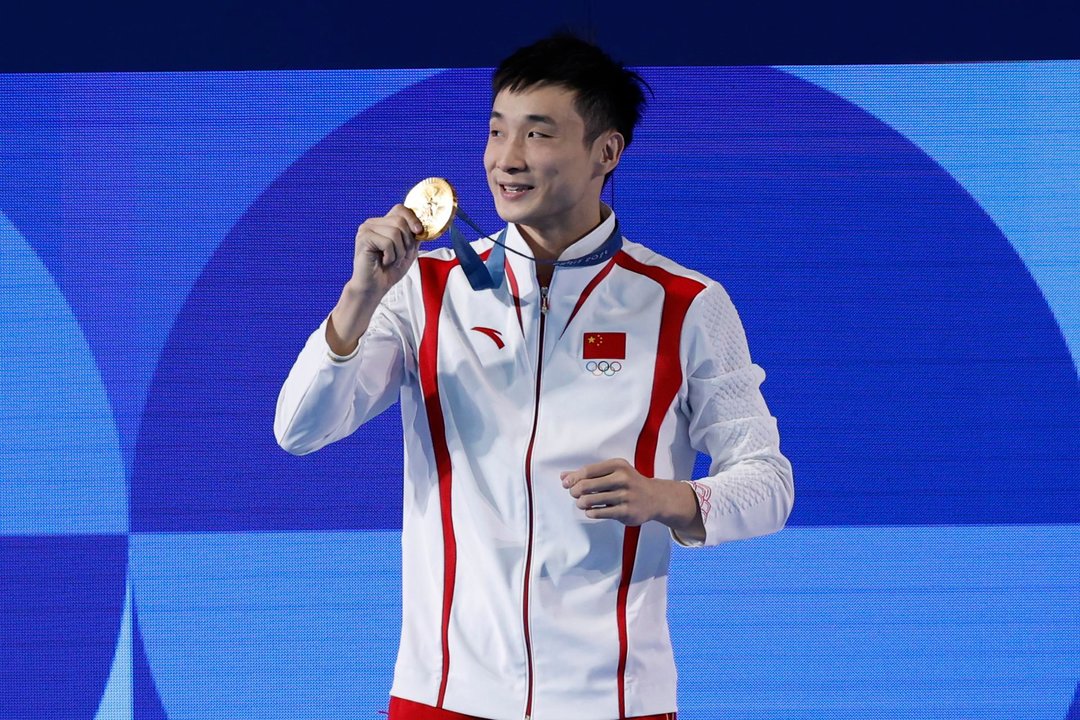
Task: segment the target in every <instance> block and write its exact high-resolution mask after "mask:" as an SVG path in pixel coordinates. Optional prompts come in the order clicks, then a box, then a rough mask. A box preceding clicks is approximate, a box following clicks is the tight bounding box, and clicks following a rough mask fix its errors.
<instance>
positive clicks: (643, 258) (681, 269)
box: [616, 240, 727, 301]
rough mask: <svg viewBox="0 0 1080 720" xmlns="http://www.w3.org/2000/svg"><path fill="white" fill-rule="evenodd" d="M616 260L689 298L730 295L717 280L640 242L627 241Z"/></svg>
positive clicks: (632, 270) (630, 269)
mask: <svg viewBox="0 0 1080 720" xmlns="http://www.w3.org/2000/svg"><path fill="white" fill-rule="evenodd" d="M616 261H617V262H618V263H619V265H620V266H622V267H623V268H625V269H627V270H629V271H631V272H634V273H637V274H639V275H642V276H644V277H647V278H649V279H650V280H652V281H654V282H657V283H659V284H661V285H663V286H664V289H665V291H667V292H669V293H671V292H675V293H678V294H679V295H680V296H683V297H685V298H686V299H688V300H691V301H692V300H694V299H696V298H697V297H698V296H702V295H715V294H720V295H722V296H723V297H724V298H725V299H726V298H727V293H726V292H725V291H724V288H723V287H722V286H721V285H720V283H718V282H717V281H715V280H713V279H712V278H710V277H709V276H707V275H703V274H702V273H700V272H698V271H696V270H691V269H690V268H688V267H686V266H684V265H680V264H679V263H677V262H675V261H674V260H672V259H671V258H668V257H665V256H664V255H661V254H660V253H657V252H654V251H653V250H650V249H649V248H647V247H645V246H644V245H641V244H640V243H635V242H630V241H629V240H627V241H624V242H623V248H622V252H620V253H619V255H617V256H616Z"/></svg>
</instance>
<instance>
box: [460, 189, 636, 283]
mask: <svg viewBox="0 0 1080 720" xmlns="http://www.w3.org/2000/svg"><path fill="white" fill-rule="evenodd" d="M457 216H458V217H460V218H461V220H462V221H463V222H464V223H466V224H467V225H468V226H469V227H471V228H472V229H473V230H475V231H476V232H478V233H480V234H481V235H483V233H484V231H483V230H481V229H480V228H478V227H477V226H476V223H474V222H473V221H472V220H470V219H469V216H468V215H466V214H465V213H464V212H462V211H461V209H460V208H459V209H458V211H457ZM450 240H451V242H452V243H453V246H454V252H455V253H456V254H457V258H458V262H459V263H461V269H462V270H464V271H465V277H467V278H468V279H469V285H471V286H472V289H473V290H489V289H492V288H497V287H499V286H501V285H502V281H503V275H504V274H505V270H504V265H505V264H506V251H507V250H509V251H510V252H512V253H514V254H515V255H521V256H522V257H524V258H528V259H529V260H532V261H533V262H536V263H543V264H544V265H554V266H556V267H585V266H587V265H599V264H600V263H602V262H605V261H606V260H609V259H611V258H612V257H614V256H615V254H616V253H617V252H619V250H621V249H622V233H620V232H619V221H618V220H617V219H616V220H615V228H614V229H613V230H612V231H611V234H610V235H608V237H607V239H606V240H604V242H603V243H601V244H600V247H598V248H596V250H593V251H592V252H591V253H589V254H588V255H585V256H583V257H579V258H574V259H573V260H538V259H536V258H534V257H532V256H531V255H526V254H525V253H523V252H518V251H517V250H515V249H513V248H510V247H507V246H506V228H503V230H502V232H500V233H499V237H498V238H496V239H495V240H494V243H495V245H494V247H492V248H491V254H489V255H488V259H487V262H484V261H483V260H481V259H480V255H479V254H477V252H476V250H473V247H472V245H470V244H469V243H468V241H467V240H465V236H464V235H462V234H461V232H460V231H459V230H458V229H457V227H455V226H454V224H453V223H451V224H450Z"/></svg>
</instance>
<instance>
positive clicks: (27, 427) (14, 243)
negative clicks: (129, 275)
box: [0, 213, 128, 535]
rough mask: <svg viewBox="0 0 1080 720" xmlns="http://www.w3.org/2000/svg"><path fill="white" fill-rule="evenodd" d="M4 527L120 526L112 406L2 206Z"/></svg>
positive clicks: (0, 497)
mask: <svg viewBox="0 0 1080 720" xmlns="http://www.w3.org/2000/svg"><path fill="white" fill-rule="evenodd" d="M0 336H2V337H3V339H4V341H3V342H2V343H0V396H2V397H3V398H4V401H3V402H2V403H0V476H2V477H3V478H4V482H2V483H0V534H2V535H72V534H84V535H89V534H123V533H126V532H127V529H128V488H127V479H126V476H125V474H124V465H123V461H122V459H121V454H120V443H119V438H118V435H117V431H116V424H115V422H114V421H113V413H112V407H111V405H110V404H109V401H108V398H107V396H106V394H105V387H104V385H103V384H102V382H101V374H100V372H99V370H98V366H97V363H96V362H95V360H94V357H93V355H92V354H91V352H90V346H89V345H88V344H87V342H86V338H85V337H84V335H83V332H82V329H81V328H80V326H79V323H78V321H77V320H76V319H75V315H74V314H73V313H72V311H71V307H70V306H69V305H68V303H67V300H66V299H65V298H64V295H63V293H61V292H60V289H59V288H58V287H57V284H56V282H55V281H54V279H53V277H52V275H51V274H50V273H49V271H48V270H47V269H46V268H45V266H44V264H43V263H42V262H41V259H40V258H39V257H38V256H37V254H36V253H35V252H34V250H33V249H32V248H31V247H30V245H29V244H28V243H27V242H26V240H25V238H23V236H22V235H21V234H20V233H19V231H18V229H17V228H15V226H14V225H12V224H11V222H10V221H9V220H8V218H7V216H5V215H4V214H3V213H0Z"/></svg>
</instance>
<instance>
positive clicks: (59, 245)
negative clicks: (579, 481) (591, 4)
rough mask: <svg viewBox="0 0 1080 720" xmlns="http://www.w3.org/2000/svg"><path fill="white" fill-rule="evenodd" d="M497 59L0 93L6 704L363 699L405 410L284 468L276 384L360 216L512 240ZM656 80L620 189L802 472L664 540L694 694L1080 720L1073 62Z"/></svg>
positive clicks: (709, 710) (1078, 221)
mask: <svg viewBox="0 0 1080 720" xmlns="http://www.w3.org/2000/svg"><path fill="white" fill-rule="evenodd" d="M488 74H489V73H488V71H484V70H450V71H440V70H428V71H363V72H250V73H247V72H245V73H179V74H171V73H168V74H78V75H8V76H0V253H2V255H0V329H2V333H3V342H2V343H0V397H2V398H3V399H2V402H0V478H2V480H0V717H2V718H5V719H7V720H21V719H27V720H30V719H38V718H60V719H63V720H75V719H78V718H86V719H88V720H90V719H99V720H113V719H118V718H124V719H129V718H131V719H134V720H161V719H163V718H169V719H171V720H181V719H185V718H191V719H196V718H197V719H199V720H217V719H221V720H226V719H228V720H231V719H234V718H259V719H272V718H283V719H284V718H288V719H301V718H303V719H307V718H311V719H314V718H335V719H336V718H378V717H380V715H379V711H380V710H382V709H385V707H386V702H387V693H388V690H389V685H390V674H391V668H392V662H393V657H394V651H395V647H396V642H397V638H398V631H399V621H400V611H399V593H400V591H399V559H400V550H399V534H400V527H401V510H400V504H401V462H402V461H401V447H400V443H401V428H400V425H399V423H400V420H399V417H398V414H397V412H396V409H391V410H390V411H388V412H387V413H385V415H384V416H383V417H380V418H379V419H377V420H375V421H373V422H372V423H370V424H369V425H368V426H366V427H364V428H362V429H361V430H360V431H358V432H357V433H356V434H355V435H354V436H353V437H352V438H349V439H348V440H346V441H344V442H341V443H339V444H337V445H336V446H333V447H330V448H326V449H324V450H322V451H320V452H319V453H316V454H315V455H312V456H308V457H304V458H295V457H291V456H289V455H287V454H286V453H284V452H283V451H281V450H280V449H278V447H277V446H276V445H275V443H274V439H273V435H272V432H271V423H272V418H273V413H274V403H275V399H276V395H277V391H278V388H279V386H280V384H281V382H282V380H283V379H284V377H285V375H286V373H287V372H288V369H289V367H290V365H291V363H292V360H293V358H294V357H295V355H296V353H297V352H298V351H299V349H300V347H301V345H302V344H303V342H304V339H305V338H306V336H307V335H308V334H309V333H310V332H311V331H312V330H313V329H314V328H315V327H316V326H317V325H318V323H319V322H320V321H321V319H322V318H323V317H324V315H325V314H326V313H327V312H328V311H329V309H330V308H331V307H332V305H333V302H334V300H335V298H336V295H337V292H338V290H339V288H340V287H341V285H342V283H343V282H344V281H345V279H346V277H347V274H348V272H349V268H350V253H351V248H352V236H353V233H354V232H355V228H356V225H357V224H358V223H359V222H360V221H361V220H363V219H364V218H365V217H367V216H369V215H373V214H382V213H383V212H385V211H386V209H387V208H388V207H389V206H390V205H391V204H393V203H395V202H397V201H399V200H400V199H401V198H402V196H403V194H404V192H405V191H406V190H407V189H408V188H409V187H410V186H412V185H413V184H414V183H415V182H416V181H418V180H419V179H421V178H424V177H427V176H429V175H443V176H446V177H448V178H449V179H450V180H451V181H453V182H454V183H455V184H456V185H457V187H458V188H459V192H460V196H461V202H462V205H463V207H465V208H466V209H467V210H468V212H469V213H470V214H471V215H472V216H473V217H474V218H476V219H478V220H479V222H480V223H481V224H482V225H483V226H484V227H487V228H490V229H491V230H492V231H494V230H496V229H497V228H498V226H499V222H498V218H497V217H496V216H495V214H494V211H493V208H492V203H491V200H490V197H489V194H488V192H487V190H486V187H485V183H484V177H483V172H482V168H481V153H482V148H483V145H484V142H485V134H486V125H487V114H488V109H489V103H490V98H489V92H488V89H487V77H488ZM642 74H643V75H644V76H645V77H646V78H647V80H648V81H649V83H650V84H651V85H652V88H653V90H654V91H655V99H654V100H653V101H652V103H651V106H650V108H649V110H648V113H647V115H646V117H645V120H644V123H643V126H642V127H641V129H640V132H639V134H638V135H637V136H636V139H635V141H634V144H633V145H632V146H631V147H630V148H629V150H628V152H627V154H626V155H625V158H624V161H623V164H622V165H621V166H620V168H619V170H618V173H617V175H616V182H615V188H614V193H613V194H612V195H611V197H610V201H611V202H612V203H613V204H614V206H615V208H616V210H617V212H618V213H619V216H620V219H621V223H622V227H623V229H624V231H625V233H626V235H627V236H628V237H630V238H631V239H633V240H635V241H638V242H641V243H644V244H646V245H649V246H651V247H653V248H655V249H656V250H658V251H660V252H662V253H665V254H667V255H669V256H671V257H673V258H675V259H676V260H678V261H680V262H682V263H684V264H685V265H688V266H689V267H692V268H694V269H697V270H700V271H701V272H704V273H706V274H708V275H710V276H712V277H714V278H716V279H718V280H719V281H720V282H721V283H723V284H724V285H725V286H726V288H727V289H728V291H729V292H730V294H731V296H732V298H733V299H734V301H735V304H736V306H737V307H738V308H739V310H740V313H741V315H742V318H743V321H744V323H745V325H746V329H747V334H748V337H749V341H750V348H751V353H752V355H753V357H754V359H755V360H756V361H757V362H758V363H759V364H761V365H762V366H763V367H764V368H765V369H766V372H767V373H768V379H767V381H766V382H765V385H764V393H765V396H766V399H767V401H768V402H769V404H770V407H771V409H772V411H773V413H774V414H775V415H776V416H777V417H778V418H779V424H780V430H781V437H782V443H783V449H784V451H785V452H786V454H787V455H788V456H789V457H790V458H791V461H792V463H793V465H794V468H795V478H796V488H797V493H796V494H797V498H796V504H795V510H794V514H793V515H792V517H791V522H790V524H789V527H788V529H786V530H785V531H783V532H782V533H780V534H778V535H775V536H772V537H769V538H763V539H758V540H753V541H746V542H739V543H734V544H730V545H727V546H724V547H720V548H714V549H710V550H684V549H677V550H676V552H675V554H674V559H673V567H672V574H671V608H670V617H671V623H672V626H673V634H674V642H675V644H676V652H677V656H678V660H679V668H680V688H679V690H680V698H681V702H680V715H681V716H682V717H684V718H688V719H690V720H694V719H711V718H761V719H766V718H768V719H770V720H775V719H777V718H792V719H799V720H805V719H807V718H829V719H833V718H860V719H861V718H889V719H890V720H891V719H893V718H925V719H926V720H944V719H947V718H979V719H980V720H989V719H992V718H1000V719H1001V720H1023V719H1028V718H1031V719H1034V718H1045V719H1048V720H1062V719H1063V718H1077V717H1080V698H1078V696H1077V693H1078V682H1080V480H1078V476H1080V457H1078V454H1080V442H1078V439H1080V437H1078V435H1080V429H1078V427H1080V425H1078V419H1080V390H1078V382H1077V362H1078V361H1080V293H1078V292H1077V289H1076V287H1077V283H1078V282H1080V63H1073V62H1046V63H1024V64H1006V63H1002V64H973V65H946V66H892V67H798V68H768V67H749V68H646V69H643V70H642ZM702 467H704V466H703V464H702V463H699V464H698V468H699V471H700V469H701V468H702Z"/></svg>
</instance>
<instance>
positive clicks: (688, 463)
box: [274, 215, 794, 720]
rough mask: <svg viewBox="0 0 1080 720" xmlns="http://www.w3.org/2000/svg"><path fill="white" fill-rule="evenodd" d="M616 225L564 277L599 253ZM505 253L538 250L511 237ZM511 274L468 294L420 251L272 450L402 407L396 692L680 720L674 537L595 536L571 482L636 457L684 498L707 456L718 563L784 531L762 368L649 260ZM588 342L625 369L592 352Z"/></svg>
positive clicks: (554, 718) (732, 329) (308, 367)
mask: <svg viewBox="0 0 1080 720" xmlns="http://www.w3.org/2000/svg"><path fill="white" fill-rule="evenodd" d="M614 222H615V219H614V215H611V216H609V217H608V218H607V219H606V220H605V221H604V223H603V224H601V226H600V227H598V228H597V229H596V230H595V231H593V232H592V233H590V234H589V235H588V236H586V237H585V238H582V239H581V240H580V241H578V242H577V243H575V244H574V245H573V246H572V247H571V248H569V249H568V250H567V251H566V252H565V253H564V254H563V257H562V258H561V259H571V258H575V257H582V256H584V255H586V254H588V253H589V252H590V251H592V250H594V249H596V248H597V247H599V245H600V244H601V243H602V242H603V241H604V240H605V239H606V238H607V237H608V235H609V234H610V233H611V231H612V229H613V227H614ZM506 242H507V245H508V246H509V247H511V248H514V249H516V250H519V251H521V252H524V253H527V254H528V253H529V250H528V246H527V245H526V243H525V242H524V240H523V239H522V238H521V236H520V234H519V233H518V231H517V228H516V227H515V226H513V225H511V226H510V227H509V228H508V232H507V236H506ZM475 247H476V248H477V250H478V251H481V252H483V251H484V250H486V249H488V248H490V247H491V242H490V241H489V240H480V241H477V243H476V245H475ZM506 267H507V277H506V278H505V280H504V282H503V283H502V286H501V287H500V288H498V289H496V290H483V291H474V290H473V289H472V288H471V287H470V286H469V284H468V281H467V280H466V278H465V276H464V273H463V272H462V270H461V268H460V266H459V265H458V263H457V260H456V259H455V258H454V255H453V253H452V252H451V251H450V250H448V249H440V250H436V251H434V252H431V253H429V254H426V255H422V256H421V257H420V258H419V259H418V261H417V263H416V264H415V265H414V266H413V268H411V269H410V271H409V273H408V274H407V275H406V277H405V278H404V279H403V280H402V281H401V282H400V283H398V285H397V286H395V287H394V288H393V289H392V290H391V291H390V293H389V294H388V295H387V296H386V298H384V300H383V302H382V305H381V306H380V308H379V310H378V312H377V313H376V315H375V317H374V319H373V321H372V323H371V326H370V327H369V329H368V331H367V332H366V333H365V334H364V336H363V337H362V338H361V340H360V344H359V347H358V348H357V351H356V353H354V354H353V355H351V356H349V357H347V358H341V357H337V356H334V355H333V353H331V352H330V350H329V348H328V346H327V344H326V342H325V339H324V332H325V323H324V325H323V326H322V327H320V328H319V329H318V330H316V331H315V332H314V333H313V334H312V335H311V338H310V339H309V340H308V342H307V345H306V346H305V347H304V349H303V351H302V352H301V353H300V356H299V357H298V358H297V360H296V364H295V365H294V367H293V369H292V371H291V372H290V374H289V377H288V379H287V380H286V382H285V385H284V387H283V388H282V390H281V395H280V397H279V400H278V407H277V416H276V418H275V422H274V430H275V434H276V435H277V439H278V442H279V443H280V444H281V446H282V447H283V448H285V449H286V450H288V451H289V452H292V453H295V454H304V453H308V452H312V451H314V450H317V449H318V448H320V447H322V446H324V445H326V444H327V443H330V442H333V441H335V440H338V439H340V438H342V437H345V436H346V435H349V434H350V433H352V432H353V431H354V430H355V429H356V428H357V427H358V426H359V425H361V424H362V423H364V422H365V421H367V420H369V419H370V418H372V417H374V416H375V415H376V414H378V413H380V412H382V411H383V410H384V409H385V408H386V407H387V406H389V405H390V404H391V403H393V402H394V400H396V399H397V398H398V397H399V395H400V399H401V414H402V423H403V425H404V435H405V492H404V519H403V525H402V565H403V567H402V603H403V616H402V617H403V620H402V630H401V645H400V648H399V651H398V659H397V664H396V667H395V671H394V683H393V687H392V690H391V694H393V695H395V696H397V697H401V698H405V699H409V700H413V701H416V702H420V703H425V704H428V705H433V706H438V707H442V708H445V709H447V710H452V711H456V712H461V713H466V714H469V715H475V716H479V717H484V718H495V719H501V718H517V719H521V718H525V717H529V716H531V717H532V718H533V720H575V719H576V720H612V718H618V717H634V716H638V715H649V714H659V713H665V712H671V711H674V710H675V709H676V701H675V687H676V677H675V664H674V660H673V656H672V649H671V642H670V639H669V635H668V627H667V618H666V606H667V574H668V556H669V553H670V547H671V535H670V534H669V530H668V528H666V527H665V526H664V525H661V524H660V523H657V522H649V523H646V524H645V525H643V526H641V527H640V528H632V527H627V526H625V525H623V524H621V523H619V522H617V521H614V520H590V519H588V518H586V517H585V516H584V513H583V511H581V510H579V509H578V508H577V507H576V506H575V504H574V499H573V498H572V497H571V496H570V494H569V492H568V491H567V490H566V489H564V488H563V487H562V484H561V481H560V477H559V473H560V472H561V471H563V470H573V469H576V468H579V467H581V466H583V465H586V464H589V463H594V462H597V461H599V460H604V459H608V458H616V457H622V458H626V459H627V460H629V461H630V462H631V463H633V464H634V465H635V467H636V468H637V470H638V471H639V472H641V473H642V474H644V475H646V476H648V477H659V478H669V479H689V477H690V473H691V471H692V468H693V464H694V458H695V450H700V451H702V452H705V453H707V454H708V455H709V456H710V457H711V459H712V466H711V471H710V472H711V475H710V476H709V477H706V478H699V479H698V480H697V482H696V483H693V485H694V487H695V490H696V491H697V494H698V500H699V503H700V506H701V511H702V515H703V517H704V521H705V528H706V540H705V543H704V544H706V545H713V544H716V543H720V542H724V541H727V540H734V539H738V538H747V537H752V536H755V535H762V534H765V533H771V532H774V531H776V530H779V529H780V528H781V527H783V525H784V522H785V521H786V519H787V516H788V513H789V512H790V509H791V506H792V502H793V499H794V491H793V484H792V476H791V466H790V464H789V463H788V461H787V460H786V459H785V458H784V456H783V455H781V454H780V449H779V438H778V435H777V429H776V421H775V419H774V418H772V417H771V416H770V414H769V411H768V409H767V407H766V405H765V402H764V400H763V399H762V397H761V393H760V391H759V385H760V384H761V381H762V380H763V379H764V373H763V372H762V370H761V369H760V368H759V367H758V366H756V365H754V364H752V363H751V361H750V356H749V353H748V351H747V347H746V340H745V336H744V334H743V329H742V325H741V323H740V322H739V318H738V316H737V314H736V312H735V308H734V307H733V306H732V304H731V302H730V300H729V299H728V297H727V294H726V293H725V292H724V290H723V288H721V287H720V285H718V284H717V283H715V282H714V281H712V280H709V279H708V278H705V277H704V276H702V275H699V274H698V273H695V272H692V271H690V270H687V269H685V268H683V267H680V266H679V265H677V264H675V263H673V262H671V261H670V260H668V259H666V258H663V257H661V256H659V255H657V254H655V253H653V252H651V251H649V250H648V249H646V248H645V247H642V246H641V245H637V244H634V243H630V242H625V243H624V245H623V248H622V250H621V251H620V252H619V254H618V255H616V256H615V257H614V258H612V259H611V260H609V261H608V262H606V263H602V264H599V265H593V266H586V267H559V268H557V269H556V270H555V273H554V276H553V278H552V281H551V284H550V287H549V290H548V293H547V300H546V302H542V295H541V292H540V289H539V287H538V285H537V281H536V276H535V271H534V268H533V265H532V262H531V261H530V260H529V259H527V258H522V257H519V256H517V255H514V254H511V253H508V254H507V263H506ZM542 306H545V307H542ZM596 333H606V335H595V334H596ZM619 333H621V334H623V335H622V336H621V341H620V336H619V335H617V334H619ZM590 334H593V335H594V338H593V339H594V341H595V340H598V339H599V340H602V341H605V342H607V344H609V345H611V346H612V347H613V348H614V350H613V351H612V352H611V354H612V357H611V358H603V355H604V352H605V351H603V350H592V351H590V352H588V353H586V351H585V349H584V344H585V342H586V337H587V336H588V335H590ZM622 341H624V343H623V342H622ZM620 344H624V347H619V345H620ZM586 354H587V355H588V356H589V357H590V358H591V360H589V359H586ZM620 356H621V357H620ZM590 362H592V363H595V364H590ZM603 362H607V365H604V364H602V363H603ZM616 368H617V370H616ZM605 369H606V371H605ZM676 539H677V538H676Z"/></svg>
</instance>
